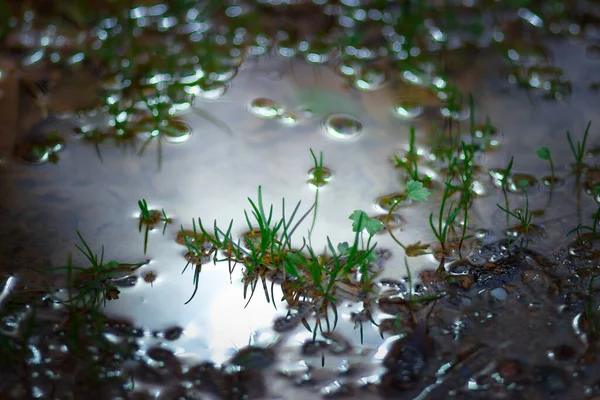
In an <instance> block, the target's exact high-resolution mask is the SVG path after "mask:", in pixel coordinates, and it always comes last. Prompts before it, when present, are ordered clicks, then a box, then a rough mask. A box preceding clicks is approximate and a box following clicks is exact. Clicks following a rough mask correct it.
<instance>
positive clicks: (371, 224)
mask: <svg viewBox="0 0 600 400" xmlns="http://www.w3.org/2000/svg"><path fill="white" fill-rule="evenodd" d="M382 229H383V222H381V221H380V220H378V219H375V218H369V220H368V221H367V232H368V233H369V235H371V236H373V235H374V234H376V233H377V232H379V231H381V230H382Z"/></svg>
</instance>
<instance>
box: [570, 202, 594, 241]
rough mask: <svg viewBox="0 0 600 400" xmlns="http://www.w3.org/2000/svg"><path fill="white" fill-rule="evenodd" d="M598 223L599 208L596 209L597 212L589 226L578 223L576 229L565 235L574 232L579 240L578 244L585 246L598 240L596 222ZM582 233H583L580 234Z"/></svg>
mask: <svg viewBox="0 0 600 400" xmlns="http://www.w3.org/2000/svg"><path fill="white" fill-rule="evenodd" d="M599 221H600V207H598V210H597V211H596V212H595V213H594V216H593V218H592V224H591V225H583V224H581V223H580V224H578V225H577V227H576V228H574V229H571V230H570V231H569V232H568V233H567V235H570V234H572V233H573V232H575V233H576V234H577V239H578V240H579V243H580V244H581V245H585V244H587V243H589V242H591V241H593V240H596V239H600V233H599V232H598V222H599ZM582 231H583V233H582Z"/></svg>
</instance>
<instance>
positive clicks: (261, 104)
mask: <svg viewBox="0 0 600 400" xmlns="http://www.w3.org/2000/svg"><path fill="white" fill-rule="evenodd" d="M248 111H250V113H251V114H252V115H255V116H257V117H259V118H264V119H273V118H277V117H279V116H280V115H281V114H282V113H283V108H282V107H281V105H279V104H278V103H276V102H275V101H273V100H271V99H267V98H265V97H259V98H257V99H254V100H252V102H251V103H250V105H249V106H248Z"/></svg>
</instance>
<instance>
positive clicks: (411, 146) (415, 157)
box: [394, 126, 431, 183]
mask: <svg viewBox="0 0 600 400" xmlns="http://www.w3.org/2000/svg"><path fill="white" fill-rule="evenodd" d="M419 158H420V156H419V154H418V153H417V149H416V146H415V128H414V127H412V126H411V127H410V131H409V141H408V151H407V152H406V153H405V154H404V156H402V157H399V156H398V155H394V167H396V168H400V169H402V170H404V172H405V174H406V180H413V181H421V182H425V183H427V182H429V181H430V180H431V177H430V176H429V175H424V176H421V175H420V174H419V163H418V161H419Z"/></svg>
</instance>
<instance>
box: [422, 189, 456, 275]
mask: <svg viewBox="0 0 600 400" xmlns="http://www.w3.org/2000/svg"><path fill="white" fill-rule="evenodd" d="M450 190H451V185H450V183H449V182H446V185H445V189H444V193H443V195H442V202H441V204H440V209H439V212H438V218H437V224H434V222H433V212H432V213H431V214H429V226H430V227H431V231H432V232H433V234H434V236H435V237H436V239H437V240H438V242H439V243H440V248H441V250H440V253H441V255H442V257H441V261H440V265H439V267H438V271H442V270H443V268H444V262H445V259H446V252H447V248H446V245H447V243H448V239H449V237H448V234H449V232H450V229H451V228H452V227H453V226H454V223H455V222H456V218H457V217H458V215H459V214H460V212H461V210H462V206H461V205H460V204H459V205H455V202H454V201H452V202H451V203H450V206H449V207H448V208H447V209H446V205H447V203H448V200H449V199H450ZM444 213H445V214H446V216H445V217H444Z"/></svg>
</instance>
